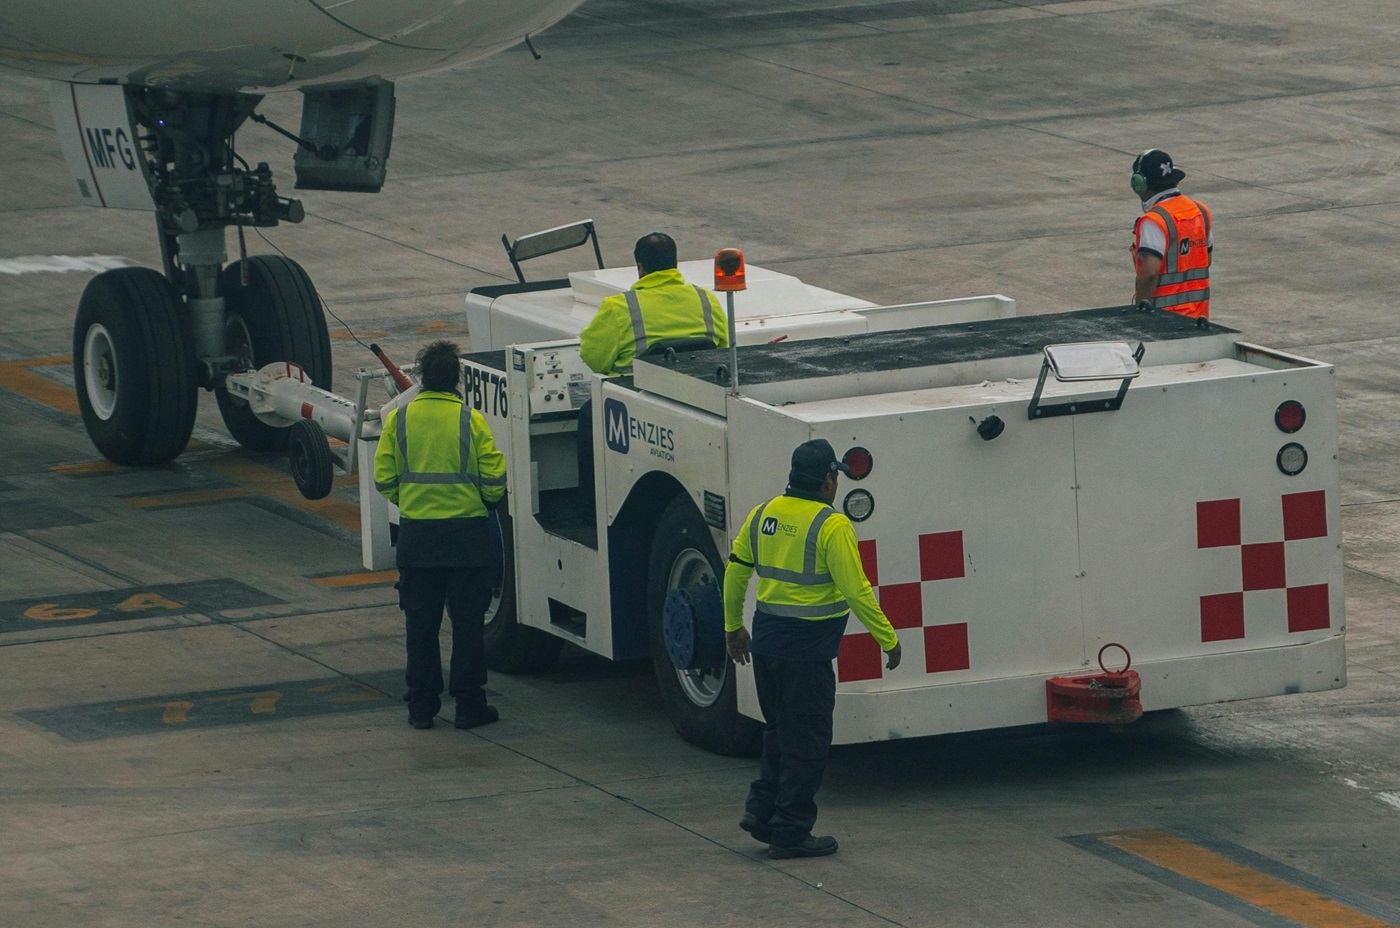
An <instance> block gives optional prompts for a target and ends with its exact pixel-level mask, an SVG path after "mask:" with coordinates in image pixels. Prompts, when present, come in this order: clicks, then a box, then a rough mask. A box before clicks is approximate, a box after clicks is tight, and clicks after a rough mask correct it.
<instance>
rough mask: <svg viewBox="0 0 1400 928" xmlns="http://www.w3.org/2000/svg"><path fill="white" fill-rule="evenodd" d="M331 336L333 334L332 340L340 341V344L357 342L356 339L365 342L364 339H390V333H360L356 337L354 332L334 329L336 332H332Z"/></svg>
mask: <svg viewBox="0 0 1400 928" xmlns="http://www.w3.org/2000/svg"><path fill="white" fill-rule="evenodd" d="M330 334H331V338H333V339H335V340H336V341H339V342H348V341H354V340H356V339H359V340H361V341H363V340H364V339H367V338H388V337H389V333H388V332H360V333H359V334H358V335H356V334H355V333H354V332H347V331H346V330H345V329H334V330H332V331H331V333H330Z"/></svg>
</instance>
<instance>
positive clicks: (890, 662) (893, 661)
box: [885, 641, 904, 670]
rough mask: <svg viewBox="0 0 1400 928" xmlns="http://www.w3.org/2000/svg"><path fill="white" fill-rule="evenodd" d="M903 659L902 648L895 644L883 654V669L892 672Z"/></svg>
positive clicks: (897, 643)
mask: <svg viewBox="0 0 1400 928" xmlns="http://www.w3.org/2000/svg"><path fill="white" fill-rule="evenodd" d="M903 657H904V646H903V645H901V644H900V643H899V642H897V641H896V642H895V644H894V647H892V648H890V649H889V650H888V651H886V652H885V658H886V661H885V669H886V670H894V669H895V668H896V667H898V666H899V662H900V660H901V659H903Z"/></svg>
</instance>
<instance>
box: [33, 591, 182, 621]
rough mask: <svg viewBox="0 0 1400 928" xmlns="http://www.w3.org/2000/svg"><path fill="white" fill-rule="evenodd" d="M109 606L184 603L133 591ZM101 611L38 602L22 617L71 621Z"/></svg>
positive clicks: (157, 606) (166, 606)
mask: <svg viewBox="0 0 1400 928" xmlns="http://www.w3.org/2000/svg"><path fill="white" fill-rule="evenodd" d="M111 608H113V609H116V610H117V611H118V612H141V611H143V610H146V609H168V610H177V609H184V608H185V604H184V603H180V602H176V601H175V600H173V599H166V598H165V597H164V596H162V595H160V594H159V593H133V594H132V595H131V596H128V597H127V598H126V599H124V600H122V601H121V602H119V603H117V604H116V605H115V606H112V607H111ZM101 611H102V610H101V609H89V608H87V607H85V606H60V605H59V604H58V603H38V604H36V605H33V606H30V607H29V608H28V609H26V610H24V617H25V618H26V619H33V620H34V621H36V622H72V621H74V620H75V619H90V618H92V617H93V616H95V615H97V614H98V613H100V612H101Z"/></svg>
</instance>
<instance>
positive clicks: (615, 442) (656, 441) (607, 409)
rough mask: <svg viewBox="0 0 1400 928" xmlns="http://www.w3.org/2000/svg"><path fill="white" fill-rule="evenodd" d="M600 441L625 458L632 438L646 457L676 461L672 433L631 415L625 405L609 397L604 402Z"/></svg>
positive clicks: (674, 438) (630, 446)
mask: <svg viewBox="0 0 1400 928" xmlns="http://www.w3.org/2000/svg"><path fill="white" fill-rule="evenodd" d="M603 437H604V438H605V439H607V443H608V447H609V448H611V449H612V450H613V451H616V452H617V453H618V454H628V453H629V452H630V451H631V450H632V439H634V438H635V439H636V440H637V441H639V442H641V443H643V444H645V445H646V446H647V453H648V454H650V455H651V456H652V457H656V458H661V459H662V460H665V461H674V460H675V459H676V455H675V450H676V433H675V431H674V430H672V429H669V428H666V427H664V426H660V425H657V424H656V423H655V422H647V421H645V420H643V419H638V418H637V417H636V416H633V415H630V414H629V413H628V412H627V404H625V403H623V402H622V401H621V400H615V399H613V398H612V397H608V398H607V399H605V400H603Z"/></svg>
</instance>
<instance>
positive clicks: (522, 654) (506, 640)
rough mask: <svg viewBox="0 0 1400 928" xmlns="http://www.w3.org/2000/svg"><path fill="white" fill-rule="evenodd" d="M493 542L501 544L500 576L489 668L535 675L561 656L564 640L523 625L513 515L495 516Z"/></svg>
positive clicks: (489, 624)
mask: <svg viewBox="0 0 1400 928" xmlns="http://www.w3.org/2000/svg"><path fill="white" fill-rule="evenodd" d="M491 515H492V519H493V531H492V541H493V542H496V543H498V544H499V548H498V551H499V553H500V559H501V560H500V576H499V578H493V582H492V585H491V586H492V597H491V605H490V606H488V607H487V610H486V629H485V638H486V666H488V667H490V668H491V669H492V670H499V671H500V672H501V673H532V672H536V671H540V670H545V669H547V668H548V667H549V666H550V665H551V664H553V663H554V660H555V658H557V657H558V656H559V649H560V648H562V647H563V646H564V640H563V639H562V638H558V637H556V636H554V635H551V634H549V632H544V631H540V630H539V629H538V628H531V627H529V626H528V625H521V624H520V621H519V617H518V615H517V612H516V606H515V548H514V546H513V542H514V537H513V534H512V532H511V524H510V516H509V515H507V514H506V513H504V512H502V511H500V510H497V511H496V512H494V513H492V514H491Z"/></svg>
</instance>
